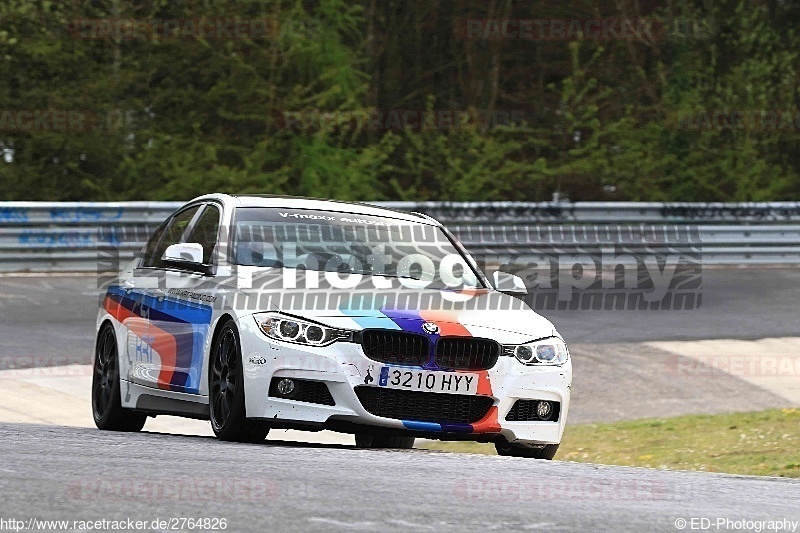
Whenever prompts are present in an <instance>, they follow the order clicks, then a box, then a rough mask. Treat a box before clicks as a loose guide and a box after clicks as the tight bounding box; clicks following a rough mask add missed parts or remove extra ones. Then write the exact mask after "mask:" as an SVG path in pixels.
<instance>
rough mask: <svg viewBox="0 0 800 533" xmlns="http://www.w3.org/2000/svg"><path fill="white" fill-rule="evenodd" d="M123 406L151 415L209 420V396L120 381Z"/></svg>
mask: <svg viewBox="0 0 800 533" xmlns="http://www.w3.org/2000/svg"><path fill="white" fill-rule="evenodd" d="M120 385H121V387H120V388H121V390H120V392H121V394H122V406H123V407H125V408H127V409H134V410H136V411H141V412H143V413H147V414H148V415H150V416H156V415H173V416H182V417H185V418H195V419H197V420H208V396H199V395H197V394H186V393H185V392H174V391H167V390H161V389H153V388H151V387H145V386H143V385H138V384H136V383H131V382H130V381H125V380H122V381H120Z"/></svg>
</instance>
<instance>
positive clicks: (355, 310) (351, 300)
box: [270, 289, 560, 343]
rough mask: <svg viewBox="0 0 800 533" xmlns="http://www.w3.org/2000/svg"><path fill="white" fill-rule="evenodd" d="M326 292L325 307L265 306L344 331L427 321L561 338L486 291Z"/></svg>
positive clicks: (515, 337) (519, 337)
mask: <svg viewBox="0 0 800 533" xmlns="http://www.w3.org/2000/svg"><path fill="white" fill-rule="evenodd" d="M304 296H307V295H304ZM325 296H326V298H327V305H323V304H321V302H320V300H319V299H315V300H313V299H310V298H308V297H305V298H303V299H302V303H298V301H299V299H296V300H294V301H292V302H291V305H287V301H289V299H287V298H281V300H282V301H275V299H274V298H273V299H271V301H270V304H271V305H270V308H271V310H274V311H281V312H284V313H287V314H290V315H293V316H296V317H298V318H306V319H309V320H313V321H316V322H320V323H322V324H325V325H328V326H331V327H339V328H345V329H356V330H360V329H367V328H380V329H399V330H404V331H412V332H418V333H423V332H424V330H422V325H423V324H424V323H426V322H432V323H434V324H436V325H437V326H438V328H439V332H440V334H441V335H460V336H467V335H468V336H475V337H489V338H496V339H497V340H500V341H501V342H508V343H515V342H526V341H530V340H535V339H541V338H545V337H551V336H558V337H560V335H559V334H558V332H557V331H556V330H555V328H554V327H553V324H552V323H551V322H550V321H549V320H547V319H546V318H544V317H542V316H541V315H539V314H537V313H536V312H534V311H533V310H532V309H531V308H530V307H528V305H527V304H525V303H524V302H522V301H521V300H519V299H518V298H514V297H512V296H509V295H507V294H503V293H501V292H497V291H494V290H489V289H467V290H460V291H450V290H436V289H404V290H391V291H379V290H375V289H372V290H357V289H354V290H349V291H330V290H328V291H325ZM331 302H333V304H331Z"/></svg>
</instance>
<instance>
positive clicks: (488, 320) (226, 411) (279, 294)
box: [92, 194, 572, 459]
mask: <svg viewBox="0 0 800 533" xmlns="http://www.w3.org/2000/svg"><path fill="white" fill-rule="evenodd" d="M524 291H525V288H524V284H523V283H522V281H521V280H520V279H519V278H517V277H515V276H513V275H511V274H508V273H504V272H494V273H493V275H492V280H491V281H490V280H489V279H488V278H487V277H486V276H485V275H484V273H483V272H482V270H481V269H480V268H479V266H478V264H477V262H476V261H475V260H474V259H473V258H472V257H471V256H470V255H469V254H468V253H467V252H466V250H465V249H464V248H463V247H462V246H461V245H460V244H459V243H458V241H457V240H456V239H455V238H454V237H453V235H452V234H451V233H450V232H449V231H447V229H446V228H444V227H443V226H442V225H441V224H439V223H438V222H437V221H435V220H433V219H431V218H430V217H427V216H425V215H421V214H417V213H402V212H398V211H393V210H388V209H383V208H379V207H375V206H369V205H362V204H351V203H342V202H334V201H325V200H315V199H301V198H291V197H259V196H228V195H222V194H214V195H208V196H202V197H199V198H196V199H195V200H192V201H191V202H189V203H187V204H186V205H185V206H184V207H182V208H180V209H178V210H177V211H176V212H175V213H174V214H172V215H171V216H170V217H169V218H168V219H167V220H165V221H164V222H163V224H161V226H160V227H159V228H158V229H157V230H156V231H155V232H154V233H153V234H152V236H151V237H150V239H149V240H148V242H147V244H146V245H145V246H144V248H143V250H142V252H141V253H140V254H138V256H137V258H136V259H135V260H134V261H133V262H132V263H131V264H130V265H128V266H127V267H126V268H125V269H124V270H123V271H122V273H121V274H120V276H119V279H117V280H115V281H114V282H113V283H111V284H109V286H108V288H107V291H106V292H105V294H104V297H103V299H102V305H101V309H100V311H99V314H98V317H97V342H96V349H95V359H94V378H93V383H92V410H93V414H94V420H95V423H96V424H97V427H99V428H100V429H107V430H118V431H138V430H140V429H141V428H142V427H143V425H144V423H145V420H146V418H147V417H148V416H157V415H164V414H169V415H179V416H186V417H192V418H200V419H208V420H210V423H211V427H212V429H213V431H214V433H215V434H216V435H217V436H218V437H219V438H221V439H224V440H232V441H246V442H256V441H261V440H263V439H264V438H265V437H266V435H267V433H268V431H269V430H270V428H293V429H303V430H310V431H318V430H321V429H330V430H335V431H342V432H348V433H353V434H355V437H356V443H357V445H359V446H362V447H375V448H387V447H393V448H410V447H411V446H412V445H413V442H414V439H415V438H416V437H424V438H433V439H443V440H456V439H458V440H475V441H482V442H494V443H495V446H496V448H497V451H498V453H500V454H501V455H513V456H522V457H534V458H540V459H551V458H552V457H553V456H554V455H555V453H556V450H557V449H558V446H559V443H560V442H561V437H562V434H563V432H564V425H565V421H566V418H567V412H568V408H569V401H570V387H571V382H572V365H571V361H570V356H569V351H568V349H567V346H566V344H565V342H564V340H563V339H562V337H561V335H560V334H559V333H558V332H557V331H556V329H555V328H554V327H553V325H552V324H551V323H550V322H549V321H548V320H546V319H545V318H543V317H541V316H540V315H538V314H537V313H535V312H534V311H532V310H531V309H530V308H529V307H528V306H527V305H526V304H525V303H524V302H523V301H522V300H521V299H519V298H517V297H516V296H518V295H514V294H513V293H520V292H522V293H524Z"/></svg>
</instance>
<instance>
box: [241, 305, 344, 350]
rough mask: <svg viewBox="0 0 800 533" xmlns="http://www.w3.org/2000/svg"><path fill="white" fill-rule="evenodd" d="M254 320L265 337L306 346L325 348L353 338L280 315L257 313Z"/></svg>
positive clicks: (334, 330) (340, 332)
mask: <svg viewBox="0 0 800 533" xmlns="http://www.w3.org/2000/svg"><path fill="white" fill-rule="evenodd" d="M254 318H255V319H256V323H257V324H258V327H259V328H261V331H263V332H264V333H265V334H266V335H267V337H272V338H273V339H277V340H280V341H286V342H294V343H297V344H305V345H307V346H327V345H328V344H332V343H334V342H336V341H340V340H344V341H346V340H352V338H353V333H352V332H351V331H347V330H343V329H336V328H329V327H327V326H323V325H321V324H315V323H314V322H309V321H307V320H301V319H299V318H294V317H292V316H286V315H282V314H280V313H258V314H256V315H254Z"/></svg>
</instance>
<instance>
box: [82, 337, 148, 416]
mask: <svg viewBox="0 0 800 533" xmlns="http://www.w3.org/2000/svg"><path fill="white" fill-rule="evenodd" d="M117 354H118V352H117V336H116V335H115V334H114V328H113V327H112V326H111V324H105V325H104V326H103V327H102V328H101V329H100V333H99V334H98V335H97V344H96V345H95V349H94V367H93V372H92V415H93V417H94V424H95V425H96V426H97V427H98V428H99V429H105V430H109V431H141V429H142V428H143V427H144V423H145V421H146V420H147V415H146V414H144V413H137V412H136V411H131V410H130V409H125V408H124V407H122V400H121V396H120V388H119V387H120V385H119V358H118V357H117Z"/></svg>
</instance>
